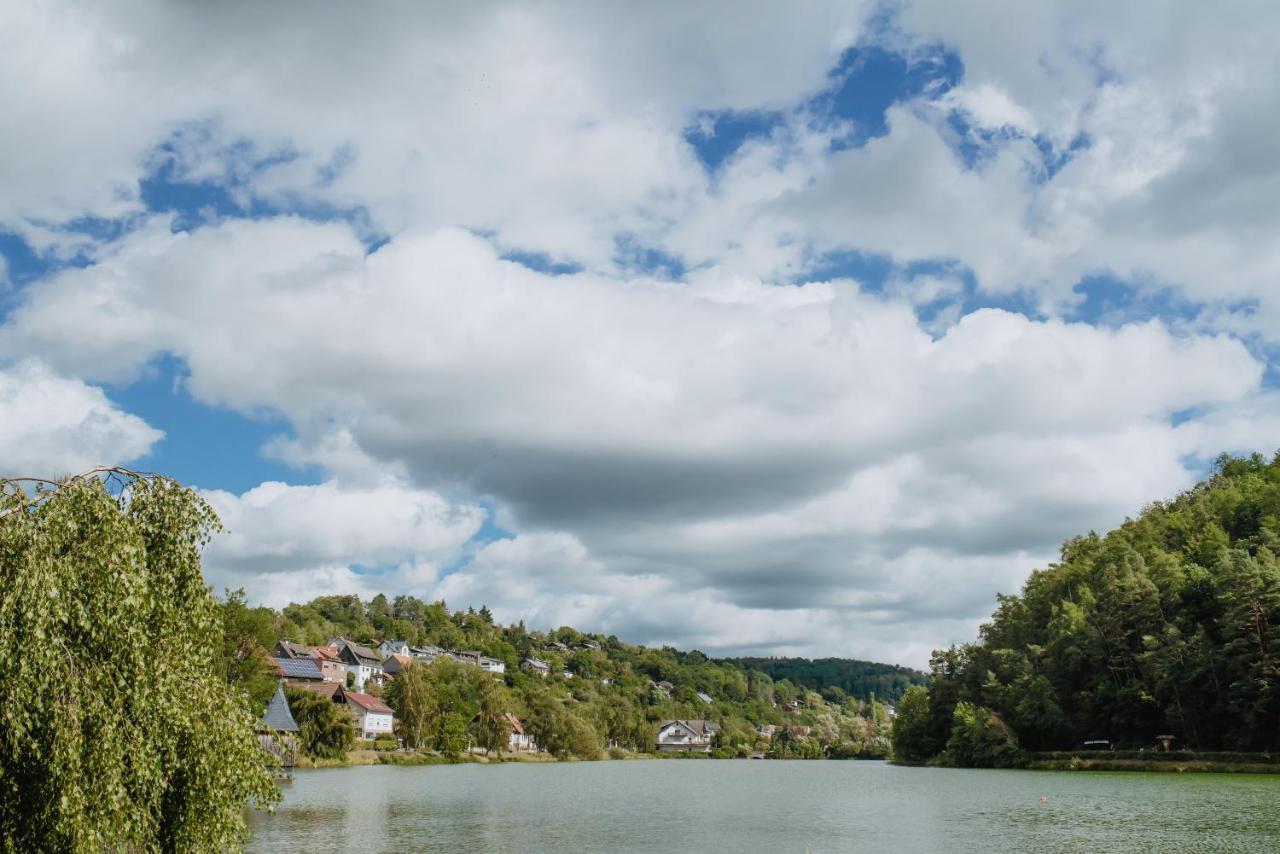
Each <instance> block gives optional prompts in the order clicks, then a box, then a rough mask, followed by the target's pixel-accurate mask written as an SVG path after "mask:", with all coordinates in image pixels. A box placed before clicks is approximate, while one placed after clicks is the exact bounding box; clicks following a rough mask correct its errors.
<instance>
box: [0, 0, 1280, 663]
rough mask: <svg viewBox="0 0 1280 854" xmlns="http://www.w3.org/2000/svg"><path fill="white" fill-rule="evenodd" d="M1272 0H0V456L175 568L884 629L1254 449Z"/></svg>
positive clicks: (551, 614)
mask: <svg viewBox="0 0 1280 854" xmlns="http://www.w3.org/2000/svg"><path fill="white" fill-rule="evenodd" d="M1278 19H1280V7H1277V6H1276V5H1275V4H1269V3H1261V2H1259V3H1246V2H1237V3H1230V4H1226V5H1221V4H1218V5H1213V4H1205V3H1190V2H1188V3H1170V2H1163V0H1161V2H1133V3H1104V2H1077V0H1071V2H1044V3H1018V2H980V3H973V4H955V3H948V2H942V0H914V2H862V3H859V2H840V3H826V2H821V0H806V2H804V3H800V4H781V3H763V2H761V3H754V2H741V1H740V0H735V2H722V3H714V2H707V3H699V4H687V3H667V2H657V3H645V4H636V3H625V2H556V3H551V2H545V3H544V2H532V3H530V2H518V3H517V2H510V3H508V2H478V3H469V4H423V3H407V2H405V3H396V2H388V3H381V4H376V5H375V6H367V5H365V6H361V5H358V4H338V3H330V4H323V3H310V2H308V3H301V2H297V3H288V2H281V3H273V4H249V3H225V4H196V3H162V2H143V1H142V0H134V1H132V2H131V1H128V0H121V2H116V0H108V1H107V2H94V3H88V2H78V3H77V2H65V0H49V2H42V3H11V4H4V5H3V6H2V7H0V117H2V119H3V120H0V188H2V189H0V411H3V413H4V415H3V417H0V474H4V475H12V476H37V475H38V476H57V475H62V474H68V473H74V472H78V471H82V470H85V469H88V468H90V467H92V466H94V465H98V464H118V465H125V466H129V467H131V468H134V469H138V470H144V471H156V472H160V473H164V474H167V475H170V476H173V477H176V478H178V479H180V480H182V481H183V482H185V483H188V484H190V485H192V486H193V487H196V488H198V489H199V490H200V491H201V493H202V494H203V495H204V497H205V498H206V499H207V500H208V501H209V502H210V503H211V504H212V505H213V507H214V508H215V509H216V510H217V512H218V514H219V515H220V517H221V519H222V521H223V523H224V525H225V528H226V531H225V533H223V534H221V535H220V536H218V537H217V538H216V539H215V541H214V542H213V543H212V544H211V545H210V546H209V548H208V550H207V552H206V555H205V573H206V577H207V580H208V581H209V583H210V584H211V585H212V586H213V587H214V588H215V590H217V591H219V592H221V591H223V590H225V589H235V588H241V587H242V588H244V589H245V590H246V592H247V594H248V595H249V597H250V599H252V600H253V601H257V602H263V603H266V604H270V605H272V606H277V607H278V606H281V605H283V604H286V603H288V602H290V601H305V600H307V599H310V598H312V597H314V596H317V595H322V594H326V593H356V594H360V595H362V596H365V597H368V596H371V595H373V594H375V593H378V592H382V593H386V594H388V595H396V594H413V595H416V596H419V597H422V598H426V599H431V600H435V599H443V600H445V601H446V603H447V604H448V605H449V606H451V607H455V608H457V607H467V606H473V607H476V608H479V607H480V606H481V605H488V606H489V608H490V609H492V611H493V612H494V614H495V615H496V616H497V618H498V619H499V620H501V621H503V622H508V621H516V620H524V621H525V623H526V624H527V625H529V626H531V627H536V628H547V627H554V626H559V625H565V624H569V625H574V626H577V627H579V628H581V629H584V630H595V631H602V632H607V633H612V634H616V635H618V636H619V637H621V638H624V639H626V640H630V641H633V642H639V643H653V644H659V643H668V644H673V645H676V646H678V647H681V648H698V649H702V650H704V651H706V652H708V653H709V654H730V653H733V654H778V655H820V656H827V655H832V656H845V657H856V658H865V659H873V660H882V661H891V662H897V663H902V664H908V665H914V666H923V665H925V664H926V663H927V661H928V657H929V654H930V651H931V650H933V649H935V648H938V647H943V646H947V645H949V644H952V643H958V642H963V641H966V640H970V639H972V638H973V637H974V634H975V632H976V630H977V627H978V625H979V624H980V623H981V622H982V621H983V619H984V618H986V617H987V616H988V615H989V614H990V613H991V611H992V610H993V608H994V606H995V597H996V594H997V593H1012V592H1016V591H1017V590H1018V589H1019V587H1020V586H1021V584H1022V582H1023V581H1024V580H1025V578H1026V577H1027V576H1028V575H1029V573H1030V572H1032V571H1033V570H1035V569H1036V568H1038V567H1043V566H1046V565H1048V564H1049V563H1051V562H1052V561H1053V560H1054V559H1055V557H1056V556H1057V554H1058V548H1059V546H1060V544H1061V543H1062V541H1063V540H1065V539H1067V538H1068V537H1071V536H1074V535H1077V534H1082V533H1084V532H1087V531H1089V530H1099V531H1105V530H1108V529H1110V528H1112V527H1114V526H1116V525H1118V524H1119V523H1121V522H1122V521H1123V520H1124V519H1125V518H1126V517H1130V516H1133V515H1136V514H1137V513H1138V512H1140V511H1141V509H1142V508H1143V506H1145V505H1146V504H1148V503H1150V502H1151V501H1154V500H1161V499H1167V498H1171V497H1173V496H1175V495H1176V494H1177V493H1178V492H1179V491H1181V490H1183V489H1185V488H1187V487H1189V486H1190V485H1192V484H1193V483H1195V482H1196V481H1197V480H1198V479H1200V478H1202V477H1203V476H1204V475H1205V474H1206V473H1207V472H1208V471H1209V470H1210V468H1211V466H1212V462H1213V460H1214V459H1215V458H1216V457H1217V455H1218V454H1220V453H1222V452H1231V453H1250V452H1261V453H1264V454H1267V455H1270V454H1272V453H1274V452H1275V451H1276V450H1277V448H1280V392H1278V391H1277V386H1278V385H1280V382H1278V380H1280V370H1278V368H1280V241H1278V240H1276V235H1277V234H1278V233H1280V205H1277V204H1276V202H1275V200H1276V199H1277V198H1280V148H1278V147H1277V146H1276V144H1275V139H1276V136H1277V131H1278V130H1280V127H1278V126H1280V53H1277V52H1276V51H1275V49H1274V44H1273V38H1272V34H1274V33H1275V32H1276V31H1277V29H1278V28H1280V20H1278Z"/></svg>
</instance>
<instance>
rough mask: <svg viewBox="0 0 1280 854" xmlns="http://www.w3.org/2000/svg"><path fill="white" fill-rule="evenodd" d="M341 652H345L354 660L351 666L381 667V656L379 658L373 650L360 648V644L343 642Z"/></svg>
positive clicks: (364, 647)
mask: <svg viewBox="0 0 1280 854" xmlns="http://www.w3.org/2000/svg"><path fill="white" fill-rule="evenodd" d="M342 651H344V652H346V653H347V654H348V655H350V657H351V658H353V659H355V660H354V661H353V662H352V663H353V664H368V665H371V666H374V665H376V666H379V667H381V666H382V658H381V656H379V655H378V654H377V653H376V652H374V651H373V650H371V649H369V647H367V646H361V645H360V644H358V643H353V642H351V641H344V642H343V646H342Z"/></svg>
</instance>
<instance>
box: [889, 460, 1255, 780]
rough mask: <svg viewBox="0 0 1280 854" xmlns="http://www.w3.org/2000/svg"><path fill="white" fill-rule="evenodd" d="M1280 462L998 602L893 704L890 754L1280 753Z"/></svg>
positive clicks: (1007, 759)
mask: <svg viewBox="0 0 1280 854" xmlns="http://www.w3.org/2000/svg"><path fill="white" fill-rule="evenodd" d="M1278 553H1280V454H1278V455H1277V456H1276V457H1275V458H1274V459H1272V460H1271V461H1270V462H1268V461H1267V460H1266V459H1265V458H1264V457H1261V456H1258V455H1254V456H1252V457H1249V458H1246V459H1239V458H1232V457H1227V456H1224V457H1221V458H1219V460H1218V461H1217V463H1216V465H1215V467H1214V471H1213V473H1212V476H1211V477H1210V478H1209V479H1208V480H1207V481H1205V482H1203V483H1201V484H1199V485H1197V486H1196V487H1194V488H1193V489H1191V490H1189V491H1187V492H1186V493H1184V494H1182V495H1180V496H1178V497H1177V498H1176V499H1175V500H1173V501H1169V502H1167V503H1166V502H1161V503H1155V504H1152V505H1151V506H1149V507H1147V508H1146V509H1145V510H1144V511H1143V512H1142V513H1141V514H1140V515H1139V516H1138V518H1137V519H1132V520H1128V521H1126V522H1125V523H1124V524H1123V525H1121V526H1120V527H1119V528H1117V529H1116V530H1114V531H1111V532H1110V533H1108V534H1107V535H1105V536H1099V535H1097V534H1095V533H1090V534H1088V535H1086V536H1082V537H1076V538H1074V539H1072V540H1069V541H1067V542H1066V543H1065V544H1063V546H1062V552H1061V560H1060V561H1059V562H1058V563H1055V564H1053V565H1051V566H1049V567H1048V568H1046V569H1042V570H1039V571H1037V572H1035V573H1033V574H1032V575H1031V577H1030V579H1028V581H1027V582H1026V585H1025V586H1024V587H1023V590H1022V593H1021V594H1020V595H1016V596H1000V597H999V606H998V607H997V609H996V611H995V613H994V615H993V616H992V619H991V622H990V623H988V624H986V625H984V626H983V627H982V629H981V631H980V637H979V640H978V641H977V642H976V643H972V644H965V645H962V646H957V647H952V648H951V649H948V650H945V651H939V652H936V653H935V654H934V656H933V659H932V661H931V671H932V674H931V681H930V686H929V687H928V688H927V689H925V688H912V689H910V690H909V691H908V692H907V695H906V696H905V697H904V698H903V700H902V702H900V703H899V705H898V718H897V721H896V726H895V733H894V745H895V754H896V756H897V758H898V759H900V760H903V761H924V760H926V759H929V758H930V757H940V758H941V761H944V762H945V761H950V762H954V763H955V764H961V765H984V764H990V765H1001V764H1012V763H1013V762H1015V761H1016V758H1017V755H1018V752H1019V750H1051V749H1077V748H1079V747H1080V746H1081V745H1082V744H1083V743H1084V742H1086V741H1106V742H1110V743H1111V744H1112V745H1114V746H1116V747H1120V748H1130V749H1142V748H1150V747H1152V746H1154V745H1155V743H1156V739H1157V737H1158V736H1161V735H1171V736H1174V737H1175V739H1176V741H1175V745H1176V746H1177V747H1181V748H1184V749H1189V750H1195V751H1209V750H1230V751H1275V750H1280V563H1277V557H1276V556H1277V554H1278Z"/></svg>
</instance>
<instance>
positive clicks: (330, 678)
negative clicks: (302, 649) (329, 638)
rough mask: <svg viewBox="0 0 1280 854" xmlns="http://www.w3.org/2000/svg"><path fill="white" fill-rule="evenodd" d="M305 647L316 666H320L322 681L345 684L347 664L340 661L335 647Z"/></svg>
mask: <svg viewBox="0 0 1280 854" xmlns="http://www.w3.org/2000/svg"><path fill="white" fill-rule="evenodd" d="M307 649H309V650H310V651H311V656H312V658H313V659H314V660H315V663H316V666H317V667H319V668H320V673H321V674H322V675H323V676H324V681H326V682H337V683H339V684H343V685H345V684H346V682H347V665H345V664H343V663H342V659H341V658H339V657H338V651H337V650H336V649H334V648H333V647H328V646H309V647H307Z"/></svg>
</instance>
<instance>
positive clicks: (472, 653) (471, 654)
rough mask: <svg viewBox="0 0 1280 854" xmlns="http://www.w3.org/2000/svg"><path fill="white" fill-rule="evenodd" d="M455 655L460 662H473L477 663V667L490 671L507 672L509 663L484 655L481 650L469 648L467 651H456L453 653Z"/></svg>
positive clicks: (473, 663)
mask: <svg viewBox="0 0 1280 854" xmlns="http://www.w3.org/2000/svg"><path fill="white" fill-rule="evenodd" d="M453 655H454V657H455V658H456V659H457V660H458V663H459V664H472V665H475V666H476V667H479V668H480V669H481V670H487V671H489V672H490V673H506V672H507V665H506V663H505V662H502V661H499V660H498V659H496V658H490V657H489V656H487V655H483V654H481V653H480V652H477V651H476V650H468V651H467V652H455V653H453Z"/></svg>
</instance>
